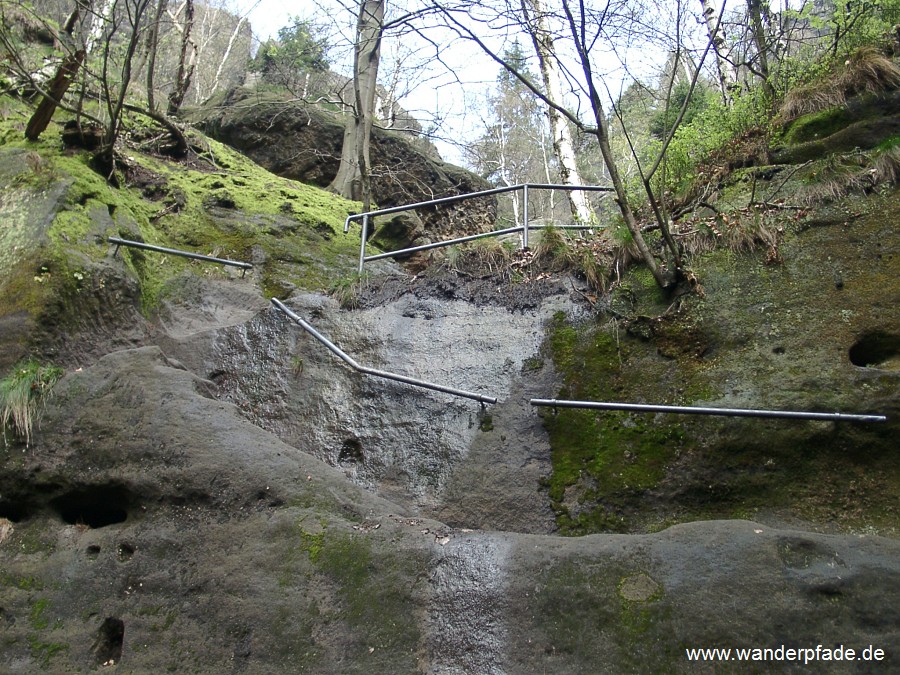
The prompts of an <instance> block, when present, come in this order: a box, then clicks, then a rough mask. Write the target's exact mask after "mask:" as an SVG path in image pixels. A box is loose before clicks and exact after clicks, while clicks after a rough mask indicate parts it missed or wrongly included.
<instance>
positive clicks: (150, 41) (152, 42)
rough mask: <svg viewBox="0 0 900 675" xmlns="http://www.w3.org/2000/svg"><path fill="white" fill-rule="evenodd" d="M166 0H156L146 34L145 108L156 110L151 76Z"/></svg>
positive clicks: (154, 67)
mask: <svg viewBox="0 0 900 675" xmlns="http://www.w3.org/2000/svg"><path fill="white" fill-rule="evenodd" d="M168 4H169V3H168V0H158V4H157V6H156V15H155V16H154V17H153V22H152V23H151V24H150V32H149V33H148V34H147V108H148V109H150V110H153V111H155V110H156V100H155V96H154V94H155V92H154V87H155V84H154V82H153V77H154V74H155V71H156V52H157V50H158V49H159V25H160V23H161V22H162V17H163V14H165V11H166V5H168Z"/></svg>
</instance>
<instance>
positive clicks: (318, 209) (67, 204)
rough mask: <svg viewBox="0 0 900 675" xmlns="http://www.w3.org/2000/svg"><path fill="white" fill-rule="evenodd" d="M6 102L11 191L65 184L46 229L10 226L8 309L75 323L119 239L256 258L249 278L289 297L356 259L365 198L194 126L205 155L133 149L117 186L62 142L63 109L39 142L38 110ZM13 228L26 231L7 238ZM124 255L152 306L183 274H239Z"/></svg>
mask: <svg viewBox="0 0 900 675" xmlns="http://www.w3.org/2000/svg"><path fill="white" fill-rule="evenodd" d="M4 104H5V105H6V106H7V114H6V115H5V117H4V119H3V121H2V122H0V138H2V139H3V141H4V142H3V146H2V150H3V152H5V153H13V155H16V156H19V155H20V156H21V157H20V161H18V163H17V164H16V166H18V167H19V169H18V170H17V171H14V172H12V173H10V172H9V171H4V172H2V173H3V175H2V176H0V178H2V179H3V182H4V183H6V185H8V186H10V187H13V188H14V192H15V194H14V195H13V194H10V197H11V198H14V202H15V203H29V202H30V201H33V200H34V198H35V197H37V196H40V195H45V194H49V193H53V191H54V190H55V191H57V192H59V197H58V199H56V201H51V202H50V203H47V204H46V205H45V206H44V209H45V210H46V213H47V214H48V215H49V217H50V220H49V222H47V223H46V225H45V226H43V227H44V229H43V230H42V229H41V228H40V227H38V228H37V229H36V228H35V226H34V225H33V224H32V223H28V222H23V223H22V224H20V225H16V227H15V228H8V229H10V230H11V231H12V230H14V232H12V233H11V232H7V233H6V234H5V235H4V239H3V243H4V244H5V245H6V244H9V246H8V247H6V248H8V249H9V250H15V251H16V252H17V254H16V259H15V260H10V261H6V262H7V263H9V264H8V265H5V267H6V268H7V269H6V270H5V272H4V274H3V277H2V279H0V286H2V291H3V292H2V293H0V315H8V314H13V313H15V312H20V311H25V312H26V313H27V314H28V315H29V316H31V317H32V318H34V319H36V320H37V321H38V322H39V323H40V324H42V325H43V324H46V323H47V322H48V320H49V321H50V323H52V324H54V325H56V326H57V327H62V328H65V327H66V324H67V323H68V322H71V321H75V320H76V319H77V318H78V317H79V316H80V315H82V314H84V312H83V309H84V308H83V307H81V303H80V300H81V299H83V297H84V296H83V295H82V294H81V292H82V291H83V290H84V289H85V288H93V287H94V286H97V285H100V284H102V283H103V279H102V273H101V268H102V267H103V266H104V265H107V264H108V258H109V255H110V251H111V249H110V246H109V245H108V244H107V243H106V239H107V237H109V236H120V237H123V238H126V239H139V240H143V241H145V242H147V243H151V244H157V245H161V246H166V247H171V248H178V249H185V250H188V251H191V252H197V253H203V254H209V255H214V256H216V257H222V258H231V259H235V260H240V261H252V262H254V263H255V269H254V270H253V272H252V273H251V274H250V275H248V279H249V280H250V281H251V282H254V281H255V283H258V284H259V285H260V287H261V289H262V291H263V292H264V293H265V294H266V295H277V296H279V297H284V296H285V295H286V294H287V293H289V292H290V291H291V290H292V289H293V288H296V287H299V288H306V289H324V288H327V287H328V286H329V285H330V283H331V282H332V280H333V279H335V278H338V277H341V276H345V275H347V274H348V273H350V272H351V271H352V270H353V269H355V267H356V260H357V255H358V246H359V244H358V234H359V227H358V226H356V227H355V228H354V227H351V232H350V234H348V235H344V234H343V225H344V219H345V218H346V216H347V215H348V214H350V213H352V212H355V211H356V210H357V207H358V205H357V204H354V203H353V202H349V201H346V200H344V199H341V198H339V197H337V196H335V195H332V194H329V193H327V192H325V191H323V190H320V189H318V188H314V187H310V186H307V185H302V184H299V183H296V182H293V181H290V180H286V179H282V178H278V177H276V176H274V175H272V174H270V173H269V172H267V171H265V170H264V169H262V168H260V167H259V166H257V165H255V164H254V163H253V162H251V161H250V160H249V159H247V158H246V157H243V156H242V155H240V154H238V153H237V152H234V151H233V150H231V149H229V148H227V147H226V146H223V145H221V144H219V143H216V142H214V141H211V140H208V139H206V138H204V137H201V136H200V135H199V134H194V132H191V134H192V136H193V138H194V141H195V144H196V145H197V146H203V147H205V148H207V151H206V152H205V153H204V154H203V156H202V157H196V158H194V159H193V161H192V162H191V163H190V164H184V163H181V162H173V161H169V160H167V159H164V158H162V157H159V156H154V155H149V154H145V153H141V152H138V151H136V150H134V149H128V150H126V152H127V155H128V156H127V160H126V163H127V166H125V167H124V169H123V179H124V180H123V185H124V187H121V188H117V187H113V186H111V185H110V184H108V183H107V182H106V181H105V180H104V179H103V178H102V177H101V176H99V175H98V174H97V173H96V172H95V171H93V170H92V169H91V168H90V166H89V154H88V153H86V152H78V151H74V152H73V151H63V149H62V143H61V137H60V129H61V125H62V124H63V123H64V122H65V119H63V117H62V116H58V117H59V118H58V119H56V120H55V121H54V123H53V124H51V126H50V127H49V128H48V130H47V131H46V132H45V133H44V134H43V135H42V136H41V138H40V139H39V141H37V142H35V143H30V142H28V141H26V140H25V139H24V137H23V136H22V134H21V130H22V128H24V123H25V121H26V120H27V116H28V114H29V111H28V109H27V108H26V107H25V106H23V105H22V104H21V103H19V102H17V101H15V100H13V99H8V98H6V97H4ZM141 123H142V124H143V123H145V121H141ZM53 194H55V193H53ZM50 196H51V197H52V196H53V195H52V194H51V195H50ZM4 201H5V202H7V203H13V202H11V201H9V200H8V199H7V200H4ZM31 220H34V219H31ZM25 227H28V228H30V229H29V230H28V231H27V232H25V230H23V228H25ZM13 234H15V235H16V236H19V234H22V236H24V237H25V238H24V239H23V240H22V241H20V242H13V241H10V242H7V241H6V239H8V238H9V237H10V236H13ZM354 235H355V236H354ZM20 238H21V237H20ZM119 256H120V258H122V259H124V260H125V263H126V266H127V268H128V270H129V273H130V274H131V275H133V276H134V278H135V279H136V280H137V281H138V283H139V287H140V303H141V306H142V308H143V310H144V311H145V312H147V313H150V312H152V311H153V310H154V309H155V308H156V307H157V306H158V304H159V302H160V301H161V300H163V299H165V297H166V293H167V288H168V286H169V283H170V281H171V280H172V279H176V278H177V277H179V276H180V275H183V274H185V273H189V274H198V275H205V276H209V275H216V276H222V277H223V278H233V277H234V276H235V275H234V274H232V273H231V270H226V269H223V268H222V267H221V266H217V265H209V264H204V263H198V262H195V261H187V260H185V259H182V258H178V257H174V256H166V255H164V254H159V253H152V252H146V251H138V250H136V249H125V248H123V249H122V251H120V253H119ZM48 308H51V309H52V311H51V316H50V317H49V319H48V318H47V317H45V316H44V313H45V312H46V310H47V309H48ZM58 324H61V325H58Z"/></svg>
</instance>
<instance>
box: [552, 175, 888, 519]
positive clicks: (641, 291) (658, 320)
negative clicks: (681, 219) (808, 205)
mask: <svg viewBox="0 0 900 675" xmlns="http://www.w3.org/2000/svg"><path fill="white" fill-rule="evenodd" d="M897 199H898V195H897V192H896V190H892V191H889V192H888V193H886V194H884V195H882V196H875V197H870V198H868V199H865V198H859V199H856V200H853V201H850V202H845V203H844V204H843V206H842V209H843V211H844V214H843V215H844V217H845V218H846V220H841V221H837V222H835V221H830V220H828V221H825V222H830V223H832V224H830V225H822V226H817V224H818V223H821V222H823V221H822V220H821V219H820V214H819V213H818V212H817V211H816V210H812V211H810V212H809V213H807V214H806V215H805V216H804V217H803V218H802V219H801V220H799V221H794V220H789V219H784V221H783V224H782V227H783V228H786V230H787V231H786V233H785V234H784V237H783V240H782V241H780V243H779V245H778V250H779V252H780V262H777V261H773V260H771V259H769V260H768V262H767V257H766V255H765V254H762V253H752V254H740V253H735V252H733V251H730V250H728V249H721V250H717V251H715V252H713V253H710V254H707V255H705V256H700V257H697V258H696V259H695V260H694V261H693V263H692V264H693V269H694V272H695V274H696V275H697V277H698V278H699V279H700V280H701V282H702V292H703V296H702V298H701V297H699V296H691V297H688V298H683V299H682V300H681V301H680V305H679V304H678V303H676V304H675V305H671V306H670V307H669V311H665V310H658V312H659V313H658V314H657V315H653V314H649V313H642V314H639V313H637V312H635V313H634V314H631V315H630V316H631V318H630V320H628V321H625V322H624V323H623V322H610V321H607V320H606V319H602V318H601V319H600V320H591V321H587V322H584V321H582V322H577V323H571V322H569V321H568V320H565V319H563V318H560V319H558V320H557V322H556V323H555V324H554V325H553V326H552V327H551V332H550V336H549V338H548V342H547V349H548V351H549V353H550V355H551V356H552V358H553V362H554V364H555V365H556V367H557V368H558V369H559V370H560V372H561V373H562V375H563V378H564V381H565V386H564V388H563V389H562V390H561V391H560V392H559V397H560V398H573V399H582V400H599V401H619V402H631V403H657V404H663V405H703V406H711V407H726V408H728V407H731V408H756V409H768V410H801V411H802V410H815V411H824V412H835V411H839V412H847V413H867V412H873V413H880V414H885V415H887V416H888V422H887V423H882V424H869V425H865V424H853V423H846V422H840V423H823V422H802V421H787V420H779V421H775V420H764V419H737V418H729V417H719V418H709V417H703V418H701V417H688V416H675V415H668V416H666V415H649V414H641V413H625V412H600V411H588V410H562V409H560V410H559V411H556V412H555V413H554V412H548V413H546V414H545V426H546V428H547V429H548V431H549V433H550V438H551V444H552V448H553V473H552V476H551V477H550V478H549V480H548V488H549V495H550V498H551V500H552V502H553V504H554V508H555V509H556V510H557V515H558V523H559V525H560V527H561V528H562V529H563V531H566V532H573V533H582V532H586V531H604V530H641V529H643V528H647V527H650V528H654V527H659V526H661V525H663V524H666V523H670V522H672V521H673V520H674V521H679V520H693V519H696V518H705V517H733V516H736V515H739V516H754V517H757V518H759V517H762V515H761V514H769V515H770V516H771V517H773V518H782V519H800V520H807V521H815V522H819V523H828V524H829V525H831V526H834V527H836V528H839V529H856V528H865V527H873V528H875V529H878V530H884V531H889V532H892V531H895V528H896V522H897V520H896V519H897V515H898V514H897V510H896V505H894V504H893V497H892V495H894V494H896V492H897V490H898V489H900V472H898V471H897V465H896V463H895V462H892V461H891V460H890V456H891V453H892V443H891V441H890V440H889V439H890V438H891V437H892V436H893V434H895V433H896V425H897V411H898V407H900V400H898V399H897V396H896V387H897V384H898V376H897V371H896V367H895V366H894V365H893V364H894V363H895V362H896V358H897V349H898V338H897V336H898V335H900V323H898V318H897V315H896V312H894V311H891V309H890V308H891V307H895V306H897V303H898V302H900V297H898V296H897V291H898V289H897V285H896V283H895V281H894V280H895V279H896V278H898V274H900V258H898V256H897V254H896V249H897V246H898V242H897V234H896V233H897V230H898V227H897V226H898V223H897V222H896V218H895V217H893V214H895V213H896V212H897V208H896V204H897ZM640 274H641V273H639V274H638V276H637V277H635V278H633V279H632V278H631V277H626V279H625V281H624V283H623V284H622V286H621V288H620V289H619V291H618V294H619V295H620V296H624V297H623V299H621V300H618V301H614V303H613V304H614V306H617V307H619V309H620V310H621V309H623V308H629V307H631V308H634V307H641V308H642V312H647V309H648V308H652V307H662V305H661V304H659V303H658V300H657V299H656V294H657V293H658V291H656V289H654V288H653V287H652V286H650V287H648V286H647V285H646V284H644V283H642V282H641V279H640ZM632 276H633V275H632ZM642 298H643V299H642ZM676 307H677V308H678V309H677V311H675V308H676Z"/></svg>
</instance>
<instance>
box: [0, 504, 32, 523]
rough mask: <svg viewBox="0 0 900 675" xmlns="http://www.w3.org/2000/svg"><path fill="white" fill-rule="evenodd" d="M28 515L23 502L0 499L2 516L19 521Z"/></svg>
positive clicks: (0, 514)
mask: <svg viewBox="0 0 900 675" xmlns="http://www.w3.org/2000/svg"><path fill="white" fill-rule="evenodd" d="M27 517H28V510H27V509H26V508H25V505H24V504H22V503H21V502H12V501H8V500H0V518H6V519H7V520H10V521H12V522H14V523H18V522H20V521H22V520H24V519H25V518H27Z"/></svg>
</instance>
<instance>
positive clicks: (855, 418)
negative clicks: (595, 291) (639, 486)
mask: <svg viewBox="0 0 900 675" xmlns="http://www.w3.org/2000/svg"><path fill="white" fill-rule="evenodd" d="M530 403H531V405H533V406H545V407H550V408H591V409H596V410H631V411H635V412H654V413H676V414H682V415H723V416H727V417H775V418H787V419H801V420H818V421H825V422H840V421H848V422H884V421H885V420H887V417H885V416H884V415H856V414H848V413H837V412H835V413H826V412H799V411H793V410H748V409H742V408H703V407H693V406H677V405H646V404H643V403H604V402H598V401H565V400H557V399H545V398H533V399H531V401H530Z"/></svg>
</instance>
